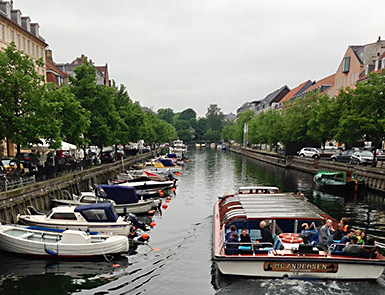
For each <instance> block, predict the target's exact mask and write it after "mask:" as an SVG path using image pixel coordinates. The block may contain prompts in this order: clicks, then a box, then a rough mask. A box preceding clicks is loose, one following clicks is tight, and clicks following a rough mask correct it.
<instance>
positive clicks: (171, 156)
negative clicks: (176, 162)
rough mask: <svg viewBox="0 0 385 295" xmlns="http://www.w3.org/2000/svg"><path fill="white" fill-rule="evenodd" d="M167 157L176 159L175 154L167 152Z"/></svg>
mask: <svg viewBox="0 0 385 295" xmlns="http://www.w3.org/2000/svg"><path fill="white" fill-rule="evenodd" d="M167 158H171V159H176V158H178V157H177V156H176V154H167Z"/></svg>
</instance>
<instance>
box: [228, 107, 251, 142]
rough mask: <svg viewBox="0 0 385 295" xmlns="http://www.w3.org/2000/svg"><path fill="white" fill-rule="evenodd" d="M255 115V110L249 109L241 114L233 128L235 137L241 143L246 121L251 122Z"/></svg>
mask: <svg viewBox="0 0 385 295" xmlns="http://www.w3.org/2000/svg"><path fill="white" fill-rule="evenodd" d="M253 116H255V112H253V111H252V110H247V111H245V112H242V113H240V114H239V117H238V119H237V121H236V122H235V124H234V128H233V134H232V135H233V139H234V140H235V141H237V142H239V143H241V142H243V128H244V125H245V123H247V122H249V121H250V120H251V118H253Z"/></svg>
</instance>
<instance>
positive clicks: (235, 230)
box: [226, 224, 238, 241]
mask: <svg viewBox="0 0 385 295" xmlns="http://www.w3.org/2000/svg"><path fill="white" fill-rule="evenodd" d="M232 233H236V234H237V235H238V233H237V227H236V226H235V225H234V224H232V225H231V226H230V231H229V232H228V233H227V234H226V241H227V240H228V239H230V236H231V234H232Z"/></svg>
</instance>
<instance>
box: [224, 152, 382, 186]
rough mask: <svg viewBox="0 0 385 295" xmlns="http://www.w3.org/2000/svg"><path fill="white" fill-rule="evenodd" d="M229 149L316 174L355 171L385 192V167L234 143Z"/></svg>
mask: <svg viewBox="0 0 385 295" xmlns="http://www.w3.org/2000/svg"><path fill="white" fill-rule="evenodd" d="M229 150H230V151H232V152H235V153H238V154H241V155H244V156H247V157H250V158H253V159H257V160H260V161H263V162H267V163H270V164H273V165H277V166H280V167H283V168H287V169H296V170H301V171H304V172H307V173H311V174H316V173H317V172H319V171H341V170H342V171H345V170H349V171H353V173H354V175H356V176H357V177H358V178H360V179H362V180H363V181H364V182H365V185H366V187H367V188H369V189H371V190H375V191H378V192H382V193H385V168H380V167H370V166H359V165H352V164H345V163H340V162H332V161H330V160H326V159H322V158H321V159H320V160H317V159H312V158H302V157H297V156H286V157H285V156H283V155H280V154H277V153H273V152H267V151H261V150H255V149H251V148H243V147H241V146H234V145H232V146H230V147H229Z"/></svg>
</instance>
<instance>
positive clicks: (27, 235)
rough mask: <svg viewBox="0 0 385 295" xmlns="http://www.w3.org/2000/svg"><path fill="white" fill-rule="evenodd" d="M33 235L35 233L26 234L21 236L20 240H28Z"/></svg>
mask: <svg viewBox="0 0 385 295" xmlns="http://www.w3.org/2000/svg"><path fill="white" fill-rule="evenodd" d="M33 235H34V233H30V232H26V233H24V234H22V235H21V236H19V237H18V238H20V239H28V238H30V237H32V236H33Z"/></svg>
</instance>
